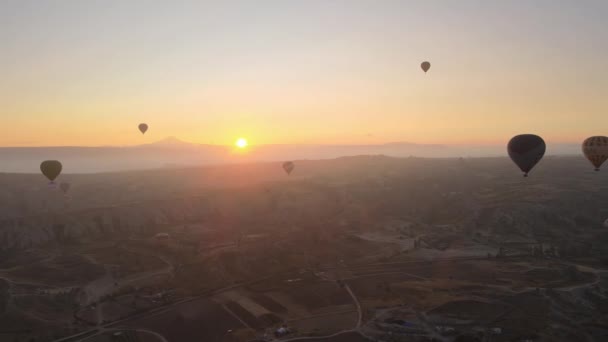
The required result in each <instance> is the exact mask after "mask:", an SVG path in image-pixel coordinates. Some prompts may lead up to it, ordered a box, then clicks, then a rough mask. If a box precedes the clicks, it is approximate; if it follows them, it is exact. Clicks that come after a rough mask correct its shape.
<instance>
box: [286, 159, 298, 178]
mask: <svg viewBox="0 0 608 342" xmlns="http://www.w3.org/2000/svg"><path fill="white" fill-rule="evenodd" d="M295 167H296V166H295V165H294V164H293V162H290V161H288V162H284V163H283V170H285V172H287V174H288V175H290V174H291V171H293V169H294V168H295Z"/></svg>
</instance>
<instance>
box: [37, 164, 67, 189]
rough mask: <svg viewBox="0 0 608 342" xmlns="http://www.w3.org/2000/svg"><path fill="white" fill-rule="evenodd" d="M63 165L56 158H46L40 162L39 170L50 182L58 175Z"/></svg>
mask: <svg viewBox="0 0 608 342" xmlns="http://www.w3.org/2000/svg"><path fill="white" fill-rule="evenodd" d="M62 168H63V166H62V165H61V163H60V162H58V161H57V160H46V161H43V162H42V163H41V164H40V171H42V174H43V175H45V176H46V178H48V179H49V180H50V181H51V183H53V181H54V180H55V179H56V178H57V176H59V174H60V173H61V169H62Z"/></svg>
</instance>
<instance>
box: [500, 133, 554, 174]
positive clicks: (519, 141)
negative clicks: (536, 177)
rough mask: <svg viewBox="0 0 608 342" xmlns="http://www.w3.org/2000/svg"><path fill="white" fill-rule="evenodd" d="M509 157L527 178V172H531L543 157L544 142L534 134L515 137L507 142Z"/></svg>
mask: <svg viewBox="0 0 608 342" xmlns="http://www.w3.org/2000/svg"><path fill="white" fill-rule="evenodd" d="M507 150H508V151H509V157H511V160H513V162H514V163H515V164H516V165H517V166H518V167H519V168H520V169H521V171H522V172H523V173H524V177H528V172H530V170H532V168H533V167H534V165H536V164H537V163H538V162H539V161H540V160H541V159H542V158H543V156H544V155H545V150H546V146H545V141H544V140H543V139H542V138H541V137H539V136H538V135H534V134H521V135H516V136H514V137H513V138H511V140H510V141H509V145H508V146H507Z"/></svg>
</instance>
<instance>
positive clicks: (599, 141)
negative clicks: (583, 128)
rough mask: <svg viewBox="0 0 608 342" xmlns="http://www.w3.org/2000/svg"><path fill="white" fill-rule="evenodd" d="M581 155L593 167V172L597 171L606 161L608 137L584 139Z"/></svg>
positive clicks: (607, 157)
mask: <svg viewBox="0 0 608 342" xmlns="http://www.w3.org/2000/svg"><path fill="white" fill-rule="evenodd" d="M583 154H584V155H585V157H587V159H589V161H590V162H591V164H593V166H595V171H599V170H600V166H602V164H603V163H604V162H605V161H606V159H608V137H603V136H595V137H589V138H587V139H585V141H583Z"/></svg>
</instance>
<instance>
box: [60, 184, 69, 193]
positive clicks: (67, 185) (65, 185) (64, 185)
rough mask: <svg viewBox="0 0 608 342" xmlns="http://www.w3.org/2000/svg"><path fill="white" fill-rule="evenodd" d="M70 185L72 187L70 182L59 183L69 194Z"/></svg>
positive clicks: (62, 189) (64, 191)
mask: <svg viewBox="0 0 608 342" xmlns="http://www.w3.org/2000/svg"><path fill="white" fill-rule="evenodd" d="M70 187H71V185H70V183H65V182H63V183H61V184H59V188H60V189H61V191H63V193H64V194H67V193H68V191H70Z"/></svg>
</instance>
